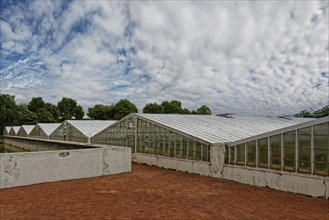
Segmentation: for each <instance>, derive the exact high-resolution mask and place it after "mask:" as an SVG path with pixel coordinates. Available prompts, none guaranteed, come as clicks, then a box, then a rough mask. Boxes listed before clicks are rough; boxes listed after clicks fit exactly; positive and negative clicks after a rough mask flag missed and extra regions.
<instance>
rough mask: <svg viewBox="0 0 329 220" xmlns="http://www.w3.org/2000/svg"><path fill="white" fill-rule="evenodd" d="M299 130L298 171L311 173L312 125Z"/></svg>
mask: <svg viewBox="0 0 329 220" xmlns="http://www.w3.org/2000/svg"><path fill="white" fill-rule="evenodd" d="M297 132H298V172H301V173H311V127H308V128H303V129H300V130H298V131H297Z"/></svg>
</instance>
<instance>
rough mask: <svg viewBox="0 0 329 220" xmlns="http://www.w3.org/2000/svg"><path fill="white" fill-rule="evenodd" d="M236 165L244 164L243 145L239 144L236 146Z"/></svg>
mask: <svg viewBox="0 0 329 220" xmlns="http://www.w3.org/2000/svg"><path fill="white" fill-rule="evenodd" d="M236 151H237V152H236V157H237V158H236V164H237V165H244V164H245V144H239V145H237V146H236Z"/></svg>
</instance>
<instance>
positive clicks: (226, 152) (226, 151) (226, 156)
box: [224, 145, 229, 164]
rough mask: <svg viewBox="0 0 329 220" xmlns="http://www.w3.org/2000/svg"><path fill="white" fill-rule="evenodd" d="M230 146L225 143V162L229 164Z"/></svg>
mask: <svg viewBox="0 0 329 220" xmlns="http://www.w3.org/2000/svg"><path fill="white" fill-rule="evenodd" d="M228 149H229V147H228V146H227V145H225V160H224V163H225V164H228V163H229V162H228V158H229V156H228V155H229V150H228Z"/></svg>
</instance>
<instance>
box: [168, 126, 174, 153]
mask: <svg viewBox="0 0 329 220" xmlns="http://www.w3.org/2000/svg"><path fill="white" fill-rule="evenodd" d="M174 156H175V133H173V132H170V145H169V157H174Z"/></svg>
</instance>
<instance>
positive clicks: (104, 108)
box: [0, 94, 329, 133]
mask: <svg viewBox="0 0 329 220" xmlns="http://www.w3.org/2000/svg"><path fill="white" fill-rule="evenodd" d="M137 112H138V110H137V107H136V105H135V104H134V103H132V102H130V101H129V100H127V99H122V100H120V101H118V102H117V103H115V104H112V105H103V104H97V105H95V106H94V107H90V108H88V112H87V116H88V117H89V118H90V119H96V120H120V119H122V118H123V117H125V116H126V115H128V114H130V113H137ZM143 113H154V114H199V115H211V113H212V112H211V110H210V108H209V107H208V106H206V105H202V106H201V107H200V108H198V109H196V110H191V111H190V110H189V109H187V108H183V107H182V103H181V102H180V101H178V100H172V101H163V102H162V103H160V104H158V103H148V104H146V105H145V107H144V108H143ZM84 115H85V112H84V111H83V108H82V107H81V105H78V103H77V101H76V100H74V99H71V98H66V97H63V98H62V99H61V100H60V101H59V102H58V103H57V105H54V104H52V103H46V102H44V101H43V99H42V98H41V97H33V98H32V99H31V101H30V102H28V103H25V104H16V102H15V96H13V95H9V94H0V132H1V133H2V131H3V129H4V127H5V126H15V125H17V126H19V125H23V124H24V125H34V124H37V123H58V122H62V121H64V120H70V119H76V120H81V119H83V117H84ZM294 116H295V117H304V118H321V117H325V116H329V105H327V106H325V107H323V108H322V109H319V110H316V111H314V112H310V111H307V110H304V111H301V112H300V113H298V114H295V115H294Z"/></svg>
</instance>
